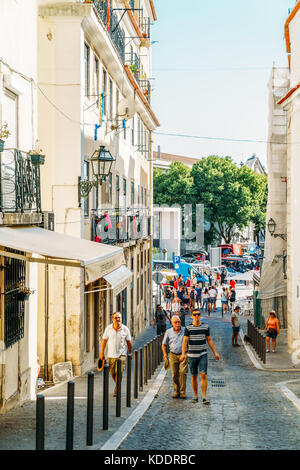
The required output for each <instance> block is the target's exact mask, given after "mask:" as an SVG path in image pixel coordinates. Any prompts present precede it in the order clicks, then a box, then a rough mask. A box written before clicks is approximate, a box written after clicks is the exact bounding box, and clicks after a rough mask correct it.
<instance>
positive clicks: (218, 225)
mask: <svg viewBox="0 0 300 470" xmlns="http://www.w3.org/2000/svg"><path fill="white" fill-rule="evenodd" d="M154 203H155V204H160V205H161V204H168V205H170V206H171V205H173V204H180V205H181V206H182V207H183V205H184V204H191V203H194V204H195V205H196V204H204V215H205V220H208V221H210V222H211V225H212V226H211V229H210V231H209V232H206V234H205V238H206V240H205V242H206V243H213V242H214V241H217V240H218V239H220V237H222V238H223V239H224V240H225V242H226V243H230V241H231V238H232V236H233V234H234V231H235V230H236V228H238V229H239V230H242V229H243V228H245V227H246V226H248V225H249V223H250V222H253V223H254V224H255V229H256V233H257V234H258V233H259V231H260V230H262V229H263V228H264V226H265V215H266V205H267V176H266V175H259V174H257V173H255V172H254V171H253V170H251V169H250V168H248V167H246V166H243V167H241V168H239V167H238V166H237V165H236V164H235V163H234V162H233V161H232V159H231V157H225V158H221V157H219V156H217V155H212V156H210V157H207V158H202V159H201V160H199V162H197V163H196V164H194V165H193V168H192V170H190V169H189V168H188V167H186V166H185V165H183V164H182V163H179V162H174V163H172V164H171V167H170V171H169V172H164V171H162V170H159V169H155V170H154Z"/></svg>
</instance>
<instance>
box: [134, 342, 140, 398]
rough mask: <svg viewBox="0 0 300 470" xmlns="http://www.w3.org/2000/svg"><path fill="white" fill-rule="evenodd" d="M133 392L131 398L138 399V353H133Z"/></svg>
mask: <svg viewBox="0 0 300 470" xmlns="http://www.w3.org/2000/svg"><path fill="white" fill-rule="evenodd" d="M133 368H134V378H133V381H134V384H133V387H134V390H133V397H134V398H138V396H139V358H138V351H137V350H136V351H134V365H133Z"/></svg>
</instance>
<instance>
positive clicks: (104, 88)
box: [102, 69, 107, 115]
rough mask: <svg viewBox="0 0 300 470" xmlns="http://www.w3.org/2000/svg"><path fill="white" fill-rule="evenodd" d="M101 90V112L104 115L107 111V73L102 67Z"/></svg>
mask: <svg viewBox="0 0 300 470" xmlns="http://www.w3.org/2000/svg"><path fill="white" fill-rule="evenodd" d="M102 92H103V93H104V96H103V113H104V114H105V115H106V111H107V96H106V95H107V73H106V70H105V69H103V72H102Z"/></svg>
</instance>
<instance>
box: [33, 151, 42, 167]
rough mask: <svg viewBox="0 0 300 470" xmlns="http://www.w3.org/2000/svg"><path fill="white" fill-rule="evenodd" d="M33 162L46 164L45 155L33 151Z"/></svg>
mask: <svg viewBox="0 0 300 470" xmlns="http://www.w3.org/2000/svg"><path fill="white" fill-rule="evenodd" d="M30 160H31V163H33V164H37V163H39V164H40V165H44V163H45V155H41V154H40V153H31V154H30Z"/></svg>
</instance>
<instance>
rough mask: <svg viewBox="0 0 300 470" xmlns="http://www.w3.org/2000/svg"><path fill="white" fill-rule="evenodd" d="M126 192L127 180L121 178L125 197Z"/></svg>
mask: <svg viewBox="0 0 300 470" xmlns="http://www.w3.org/2000/svg"><path fill="white" fill-rule="evenodd" d="M126 192H127V181H126V178H123V196H124V197H125V198H126Z"/></svg>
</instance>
